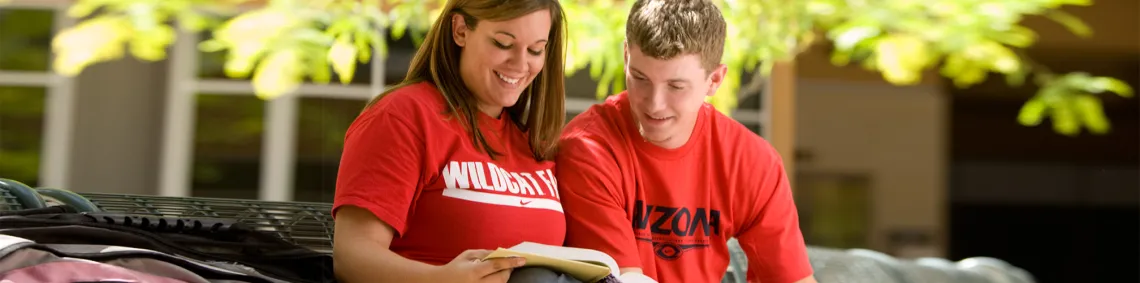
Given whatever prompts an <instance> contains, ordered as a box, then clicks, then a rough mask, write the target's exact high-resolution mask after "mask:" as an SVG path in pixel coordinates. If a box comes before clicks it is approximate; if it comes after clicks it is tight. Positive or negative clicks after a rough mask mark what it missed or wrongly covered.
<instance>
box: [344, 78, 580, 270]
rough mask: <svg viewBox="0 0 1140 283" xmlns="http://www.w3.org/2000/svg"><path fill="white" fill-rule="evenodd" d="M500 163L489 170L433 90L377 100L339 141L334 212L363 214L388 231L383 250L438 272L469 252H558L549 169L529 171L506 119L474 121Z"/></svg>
mask: <svg viewBox="0 0 1140 283" xmlns="http://www.w3.org/2000/svg"><path fill="white" fill-rule="evenodd" d="M477 117H478V119H479V123H478V124H479V127H480V128H481V129H482V130H483V133H484V137H486V139H487V141H488V143H489V144H491V146H492V147H493V148H495V150H496V151H498V152H499V153H500V154H502V155H498V156H496V157H495V160H492V159H491V158H490V156H488V155H487V154H485V153H484V152H483V151H482V150H477V147H476V146H475V144H474V143H473V142H472V140H471V138H470V136H469V134H468V131H467V130H466V129H465V128H464V125H463V124H462V123H461V122H460V121H462V120H461V118H456V117H455V116H453V115H451V114H447V106H446V101H445V100H444V99H443V96H442V95H441V94H440V93H439V91H438V89H436V88H435V86H434V85H432V84H429V83H420V84H414V85H410V86H407V87H404V88H402V89H399V90H396V91H394V92H392V93H390V94H388V95H387V96H386V97H384V98H382V99H380V100H379V101H378V102H376V104H375V105H373V106H372V107H370V108H368V109H367V110H365V111H364V112H363V113H361V115H360V116H359V117H357V118H356V120H355V121H353V123H352V125H351V126H350V127H349V128H348V133H347V134H346V135H345V143H344V153H343V156H342V157H341V161H340V169H339V170H340V171H339V172H338V175H337V182H336V195H335V198H334V200H333V211H334V213H335V211H336V209H338V208H340V207H343V206H345V205H353V206H358V207H361V208H365V209H367V210H369V211H371V212H372V213H373V214H375V215H376V217H378V218H379V219H380V220H383V221H384V222H385V223H388V224H389V225H391V226H392V227H393V228H395V230H396V233H397V235H396V237H395V238H394V239H392V244H391V246H390V249H391V250H392V251H393V252H395V253H397V254H399V255H401V256H404V257H405V258H409V259H413V260H418V261H422V262H426V263H431V264H437V265H442V264H446V263H447V262H450V261H451V260H452V259H454V258H455V257H456V256H458V255H459V254H460V253H462V252H463V251H465V250H468V249H492V250H493V249H495V248H499V247H510V246H514V245H516V244H518V243H520V242H523V241H530V242H536V243H542V244H548V245H562V243H563V239H564V237H565V229H566V227H565V225H566V222H565V217H564V216H563V215H562V205H561V203H559V199H558V191H557V188H558V183H557V180H555V178H554V174H553V171H552V170H553V166H554V162H551V161H543V162H538V161H536V160H535V159H534V157H533V156H534V155H533V154H532V153H531V147H530V144H529V143H528V142H527V134H526V133H524V132H522V130H520V129H519V128H518V127H517V126H515V124H514V123H513V122H511V119H510V118H509V117H508V116H507V114H506V113H504V114H503V115H501V116H500V117H501V118H500V119H495V118H493V117H491V116H488V115H485V114H482V112H480V114H479V115H477Z"/></svg>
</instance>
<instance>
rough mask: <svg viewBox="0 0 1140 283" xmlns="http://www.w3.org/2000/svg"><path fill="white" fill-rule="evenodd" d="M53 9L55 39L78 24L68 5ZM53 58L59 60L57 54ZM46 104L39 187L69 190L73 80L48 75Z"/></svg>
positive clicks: (73, 107)
mask: <svg viewBox="0 0 1140 283" xmlns="http://www.w3.org/2000/svg"><path fill="white" fill-rule="evenodd" d="M53 10H54V11H55V14H54V15H53V17H52V18H53V19H54V20H53V21H54V22H53V23H52V35H53V36H54V35H55V34H58V33H59V31H60V30H63V29H65V28H67V27H70V26H72V25H74V24H75V20H74V19H72V18H71V17H70V16H68V15H67V7H66V6H60V7H55V8H54V9H53ZM51 59H52V60H55V56H54V53H53V56H52V58H51ZM46 104H47V105H46V107H45V108H46V109H45V110H46V111H44V120H45V125H44V126H45V130H44V139H43V149H41V152H42V154H43V159H42V161H41V162H40V180H39V185H40V186H42V187H55V188H64V189H66V188H69V184H68V173H69V172H68V169H69V168H70V165H69V161H70V158H71V134H72V133H73V132H74V131H75V129H73V125H74V121H73V120H74V116H75V115H74V114H75V111H74V110H75V89H74V84H73V81H72V79H71V78H69V77H65V76H62V75H58V74H55V73H51V74H50V75H48V84H47V102H46Z"/></svg>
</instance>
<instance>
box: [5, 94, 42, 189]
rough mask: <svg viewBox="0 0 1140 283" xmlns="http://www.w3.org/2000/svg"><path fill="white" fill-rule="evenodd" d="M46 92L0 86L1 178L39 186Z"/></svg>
mask: <svg viewBox="0 0 1140 283" xmlns="http://www.w3.org/2000/svg"><path fill="white" fill-rule="evenodd" d="M46 93H47V90H46V89H45V88H42V87H7V86H0V178H5V179H12V180H16V181H19V182H21V183H24V184H27V185H28V186H32V187H35V186H38V183H39V171H40V144H41V143H42V141H43V132H44V131H43V128H44V127H43V126H44V98H45V97H46V96H47V95H46Z"/></svg>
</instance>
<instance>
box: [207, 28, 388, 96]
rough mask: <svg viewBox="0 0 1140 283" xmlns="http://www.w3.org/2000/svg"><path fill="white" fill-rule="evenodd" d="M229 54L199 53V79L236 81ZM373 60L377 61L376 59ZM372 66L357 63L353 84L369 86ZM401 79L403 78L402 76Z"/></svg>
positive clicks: (332, 81)
mask: <svg viewBox="0 0 1140 283" xmlns="http://www.w3.org/2000/svg"><path fill="white" fill-rule="evenodd" d="M198 38H199V39H201V40H203V41H205V40H207V39H210V38H211V35H210V34H209V33H201V34H199V35H198ZM389 44H391V43H389ZM227 52H228V51H227V50H223V51H221V52H201V51H199V52H198V77H199V78H207V79H234V78H230V77H228V76H226V72H225V64H226V54H227ZM373 59H375V57H374V58H373ZM370 64H371V62H365V63H360V61H356V72H355V73H354V74H353V75H352V84H361V85H368V84H370V83H371V82H372V67H371V66H369V65H370ZM255 70H256V69H255ZM329 73H330V74H331V75H332V76H331V78H330V79H329V84H336V85H339V84H340V77H339V76H337V75H336V72H333V71H332V69H331V67H330V69H329ZM251 76H252V74H251ZM401 78H403V76H402V74H401ZM305 82H312V79H311V78H308V77H306V78H305Z"/></svg>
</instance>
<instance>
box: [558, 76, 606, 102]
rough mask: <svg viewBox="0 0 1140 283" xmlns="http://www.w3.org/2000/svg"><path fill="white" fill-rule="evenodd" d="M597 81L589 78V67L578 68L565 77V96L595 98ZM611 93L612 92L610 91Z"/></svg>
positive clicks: (596, 97)
mask: <svg viewBox="0 0 1140 283" xmlns="http://www.w3.org/2000/svg"><path fill="white" fill-rule="evenodd" d="M597 91H598V81H596V80H594V79H592V78H590V69H588V68H587V69H583V70H579V71H578V72H577V73H574V75H573V76H570V77H567V78H566V97H567V98H571V97H576V98H586V99H592V100H597V99H598V96H597ZM610 94H613V93H610Z"/></svg>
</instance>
